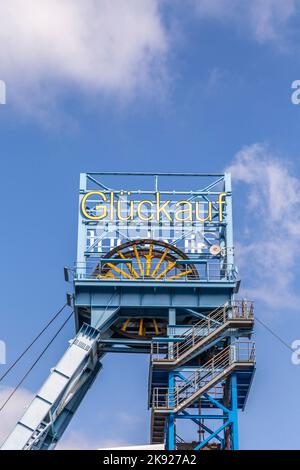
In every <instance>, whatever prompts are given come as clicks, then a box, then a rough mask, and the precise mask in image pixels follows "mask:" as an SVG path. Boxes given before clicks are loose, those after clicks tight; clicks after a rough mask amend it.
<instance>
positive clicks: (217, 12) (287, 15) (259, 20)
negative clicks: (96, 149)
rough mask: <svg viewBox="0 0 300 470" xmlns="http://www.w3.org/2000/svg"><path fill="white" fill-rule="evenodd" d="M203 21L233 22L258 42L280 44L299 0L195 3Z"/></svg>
mask: <svg viewBox="0 0 300 470" xmlns="http://www.w3.org/2000/svg"><path fill="white" fill-rule="evenodd" d="M194 3H195V5H196V10H197V12H198V14H199V15H200V16H201V17H203V18H214V19H218V20H221V21H232V22H234V23H235V24H236V25H237V26H238V27H239V28H240V29H241V30H244V29H245V28H246V29H249V30H250V31H251V33H252V34H253V36H254V37H255V39H256V40H257V41H259V42H265V41H274V40H276V41H280V40H281V39H282V37H283V34H284V32H285V29H286V27H287V25H288V22H289V20H290V19H291V18H292V17H293V15H294V14H295V12H296V7H297V0H251V1H249V0H194Z"/></svg>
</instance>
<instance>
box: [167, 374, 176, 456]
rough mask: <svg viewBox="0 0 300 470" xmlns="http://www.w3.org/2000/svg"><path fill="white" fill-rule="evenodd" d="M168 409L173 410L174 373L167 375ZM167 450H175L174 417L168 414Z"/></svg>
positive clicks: (172, 414)
mask: <svg viewBox="0 0 300 470" xmlns="http://www.w3.org/2000/svg"><path fill="white" fill-rule="evenodd" d="M168 386H169V397H168V400H169V403H168V405H169V408H174V404H175V403H174V386H175V376H174V372H170V373H169V383H168ZM167 420H168V421H167V450H175V415H174V413H170V414H169V416H168V417H167Z"/></svg>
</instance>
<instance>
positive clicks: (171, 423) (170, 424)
mask: <svg viewBox="0 0 300 470" xmlns="http://www.w3.org/2000/svg"><path fill="white" fill-rule="evenodd" d="M170 325H176V309H175V308H169V323H168V336H169V338H172V337H173V336H174V335H173V334H172V333H170ZM168 348H169V351H168V355H169V358H173V357H174V344H173V343H169V346H168ZM168 387H169V396H168V400H169V403H168V405H169V408H174V405H175V403H174V387H175V376H174V372H172V371H171V372H169V380H168ZM167 449H168V450H175V415H174V414H173V413H170V414H169V415H168V417H167Z"/></svg>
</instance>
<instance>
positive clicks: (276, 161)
mask: <svg viewBox="0 0 300 470" xmlns="http://www.w3.org/2000/svg"><path fill="white" fill-rule="evenodd" d="M227 170H228V171H230V172H231V173H232V176H233V181H234V182H242V183H244V184H246V185H247V189H246V191H247V194H248V197H247V200H246V201H244V206H243V208H244V212H245V214H246V216H247V219H246V226H245V231H244V241H243V243H242V244H238V245H237V260H238V264H239V265H240V267H241V270H242V278H245V284H246V285H247V287H249V288H247V289H246V290H247V291H248V295H249V294H250V296H252V297H254V298H257V299H261V300H263V301H265V302H266V303H267V304H268V305H269V306H271V307H281V306H283V305H285V306H287V305H289V306H290V307H291V308H292V307H295V306H296V305H297V303H296V300H297V299H296V294H295V291H294V285H293V284H294V281H295V279H296V276H297V274H298V269H297V268H298V265H299V260H300V255H299V242H300V181H299V179H297V178H296V177H295V176H293V175H292V174H291V171H290V170H289V168H288V165H287V164H286V162H285V161H284V160H283V159H280V158H279V157H277V156H276V155H274V154H272V153H271V152H270V151H269V150H268V148H267V147H266V146H265V145H262V144H254V145H251V146H249V147H245V148H243V149H242V150H241V151H240V152H238V154H237V155H236V156H235V159H234V161H233V163H232V165H231V166H230V167H229V168H228V169H227Z"/></svg>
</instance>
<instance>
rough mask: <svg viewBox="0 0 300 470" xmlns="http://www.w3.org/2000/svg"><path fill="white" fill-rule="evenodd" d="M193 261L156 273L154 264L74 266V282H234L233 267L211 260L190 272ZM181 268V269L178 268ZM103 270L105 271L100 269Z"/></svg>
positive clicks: (164, 266)
mask: <svg viewBox="0 0 300 470" xmlns="http://www.w3.org/2000/svg"><path fill="white" fill-rule="evenodd" d="M190 265H193V260H189V261H188V262H187V264H186V265H185V264H182V263H180V264H178V265H177V264H176V263H175V262H174V264H173V266H172V263H171V264H170V263H168V262H162V263H160V266H159V270H157V271H156V270H155V269H156V268H155V264H154V265H153V266H150V267H149V264H148V263H147V262H146V261H145V262H144V261H139V262H137V261H136V260H135V259H133V260H131V259H128V260H126V261H124V262H123V261H122V262H118V263H117V262H116V261H115V260H111V261H107V262H105V261H101V262H100V263H99V262H98V264H97V263H96V262H94V261H91V262H82V263H76V264H75V267H74V279H75V280H94V281H103V282H105V281H112V280H114V281H120V282H122V281H147V282H149V281H155V282H157V281H168V282H171V281H173V282H174V281H176V282H177V281H178V282H187V281H209V282H216V281H224V280H231V281H232V280H234V279H235V278H236V270H235V266H234V265H233V264H228V263H227V264H225V263H223V262H221V263H216V262H213V260H206V261H204V262H203V263H200V264H199V263H197V264H196V265H194V269H193V270H192V269H191V268H190ZM179 266H180V267H179ZM103 268H104V269H103Z"/></svg>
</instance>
